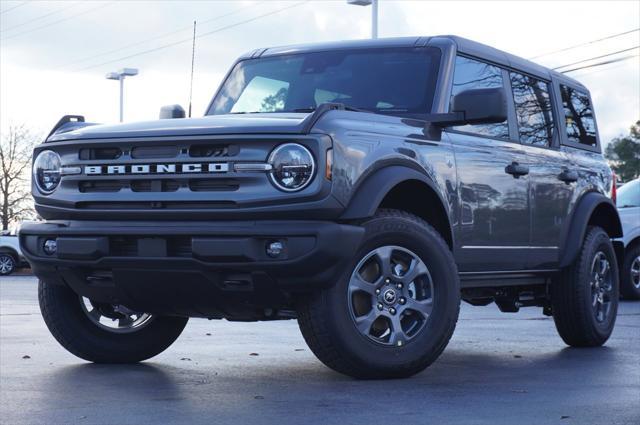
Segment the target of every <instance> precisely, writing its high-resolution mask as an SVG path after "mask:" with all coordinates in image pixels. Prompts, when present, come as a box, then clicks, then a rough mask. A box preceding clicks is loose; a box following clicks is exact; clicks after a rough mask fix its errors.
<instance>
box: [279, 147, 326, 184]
mask: <svg viewBox="0 0 640 425" xmlns="http://www.w3.org/2000/svg"><path fill="white" fill-rule="evenodd" d="M269 164H271V172H270V174H269V175H270V176H271V181H272V182H273V184H275V185H276V187H277V188H278V189H280V190H284V191H286V192H293V191H296V190H301V189H303V188H304V187H306V186H307V185H308V184H309V183H310V182H311V180H312V179H313V173H315V170H316V163H315V161H314V160H313V155H311V152H309V149H307V148H305V147H304V146H302V145H299V144H297V143H285V144H284V145H280V146H278V147H277V148H275V149H274V150H273V152H271V155H269Z"/></svg>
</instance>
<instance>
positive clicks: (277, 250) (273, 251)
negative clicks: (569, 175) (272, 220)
mask: <svg viewBox="0 0 640 425" xmlns="http://www.w3.org/2000/svg"><path fill="white" fill-rule="evenodd" d="M282 250H284V244H283V243H282V242H279V241H275V242H270V243H269V244H268V245H267V255H268V256H269V257H272V258H275V257H278V256H279V255H280V254H282Z"/></svg>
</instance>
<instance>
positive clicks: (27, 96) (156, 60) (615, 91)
mask: <svg viewBox="0 0 640 425" xmlns="http://www.w3.org/2000/svg"><path fill="white" fill-rule="evenodd" d="M379 13H380V19H379V33H380V37H395V36H409V35H436V34H456V35H460V36H463V37H467V38H470V39H473V40H476V41H479V42H482V43H485V44H489V45H491V46H494V47H497V48H499V49H502V50H505V51H507V52H510V53H514V54H516V55H519V56H522V57H525V58H531V57H534V56H538V55H541V54H545V53H548V52H552V51H556V50H559V49H563V48H565V47H571V46H575V45H578V44H581V43H586V42H589V41H592V40H596V39H599V38H603V37H607V36H610V35H613V34H618V33H621V32H624V31H629V30H634V29H637V28H639V27H640V1H622V2H615V1H603V2H597V1H567V2H561V1H554V2H551V1H549V2H524V1H523V2H518V1H504V2H480V1H474V2H462V1H446V2H432V1H392V0H386V1H385V0H381V1H380V6H379ZM370 16H371V12H370V8H368V7H359V6H350V5H347V3H346V0H331V1H306V2H304V1H303V2H300V1H158V2H155V1H126V0H125V1H95V2H93V1H32V2H24V1H5V0H0V42H1V51H0V128H1V129H5V128H6V127H7V126H8V125H9V124H11V123H25V124H27V125H29V126H30V127H33V128H34V129H35V130H37V131H41V132H46V131H48V130H49V129H50V128H51V127H52V126H53V125H54V124H55V122H56V121H57V120H58V119H59V118H60V117H61V116H62V115H65V114H81V115H84V116H85V117H86V118H87V120H88V121H92V122H113V121H116V120H117V118H118V89H117V82H115V81H109V80H106V79H105V78H104V75H105V74H106V73H107V72H109V71H115V70H117V69H119V68H122V67H136V68H139V69H140V75H138V76H136V77H133V78H131V79H129V80H127V81H126V83H125V120H126V121H131V120H145V119H155V118H157V115H158V111H159V108H160V106H162V105H166V104H173V103H179V104H182V105H183V106H184V107H185V109H186V106H187V102H188V93H189V90H188V89H189V73H190V65H191V41H190V37H191V34H192V25H193V21H194V20H197V21H198V30H197V33H198V35H200V36H201V37H199V38H198V39H197V42H196V67H195V80H194V96H193V108H194V116H199V115H202V114H203V113H204V110H205V107H206V105H207V103H208V102H209V100H210V98H211V96H212V94H213V93H214V91H215V89H216V88H217V86H218V85H219V83H220V81H221V79H222V77H223V76H224V74H225V73H226V71H227V70H228V68H229V66H230V65H231V64H232V62H233V61H234V59H235V58H236V57H238V56H239V55H241V54H242V53H244V52H247V51H251V50H253V49H255V48H258V47H268V46H275V45H287V44H298V43H312V42H320V41H332V40H345V39H359V38H367V37H368V36H369V34H370ZM207 33H209V34H208V35H207ZM167 45H169V46H170V47H164V46H167ZM638 45H640V32H638V31H635V32H632V33H629V34H627V35H624V36H620V37H615V38H611V39H608V40H605V41H601V42H596V43H591V44H588V45H586V46H582V47H579V48H574V49H570V50H566V51H564V52H560V53H555V54H551V55H544V56H541V57H539V58H537V59H535V60H536V61H537V62H539V63H541V64H543V65H545V66H552V67H553V66H559V65H565V64H570V63H573V62H577V61H581V60H583V59H587V58H592V57H596V56H600V55H605V54H608V53H611V52H615V51H619V50H624V49H629V48H633V47H635V46H638ZM638 52H639V50H638V49H637V48H636V49H634V50H630V51H628V52H624V53H621V54H619V55H616V56H608V57H606V58H604V59H597V60H595V61H592V62H585V63H580V64H578V65H576V66H583V65H588V64H590V63H595V62H600V61H603V60H608V59H615V58H622V57H625V56H629V55H636V56H635V57H633V58H630V59H627V60H625V61H621V62H617V63H612V64H609V65H605V66H601V67H594V68H589V69H585V70H580V71H576V72H573V73H571V74H570V75H572V76H574V77H576V78H577V79H578V80H580V81H581V82H583V83H584V84H585V85H586V86H587V87H589V89H590V90H591V92H592V96H593V98H594V102H595V109H596V113H597V116H598V124H599V128H600V131H601V137H602V139H603V140H605V141H608V140H610V139H611V138H612V137H615V136H617V135H619V134H621V133H626V132H627V129H628V127H629V126H630V125H631V124H632V123H633V122H635V121H636V120H638V119H639V118H640V94H639V93H640V59H639V58H638V56H637V55H638Z"/></svg>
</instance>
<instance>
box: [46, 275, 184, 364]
mask: <svg viewBox="0 0 640 425" xmlns="http://www.w3.org/2000/svg"><path fill="white" fill-rule="evenodd" d="M38 300H39V302H40V311H41V312H42V317H43V318H44V321H45V323H46V325H47V327H48V328H49V331H51V334H52V335H53V336H54V338H55V339H56V340H57V341H58V342H59V343H60V345H62V346H63V347H64V348H66V349H67V350H68V351H69V352H70V353H72V354H74V355H76V356H78V357H80V358H81V359H84V360H88V361H90V362H94V363H135V362H139V361H142V360H146V359H149V358H151V357H153V356H156V355H158V354H160V353H161V352H163V351H164V350H166V349H167V348H168V347H169V346H170V345H171V344H172V343H173V342H174V341H175V340H176V339H177V338H178V336H180V334H181V333H182V330H183V329H184V327H185V326H186V324H187V321H188V318H183V317H162V316H151V317H148V318H147V320H146V322H144V323H143V324H142V325H140V326H139V328H134V329H130V330H128V331H126V332H123V331H122V330H109V329H106V328H105V327H104V326H101V325H99V324H96V323H95V322H94V321H92V320H91V319H90V315H89V313H87V312H86V311H85V309H84V307H83V304H82V299H81V297H79V296H78V295H77V294H76V293H75V292H73V291H72V290H71V289H70V288H69V287H67V286H64V285H58V284H50V283H47V282H45V281H42V280H41V281H40V282H39V284H38ZM87 301H88V300H86V299H85V302H87Z"/></svg>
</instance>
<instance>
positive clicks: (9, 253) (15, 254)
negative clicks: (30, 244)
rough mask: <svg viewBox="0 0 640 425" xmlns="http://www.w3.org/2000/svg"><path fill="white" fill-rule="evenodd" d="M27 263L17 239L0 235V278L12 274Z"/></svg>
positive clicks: (4, 234)
mask: <svg viewBox="0 0 640 425" xmlns="http://www.w3.org/2000/svg"><path fill="white" fill-rule="evenodd" d="M26 264H27V262H26V260H25V259H24V257H23V256H22V252H21V251H20V244H19V242H18V237H17V236H15V235H9V234H8V233H3V234H1V235H0V276H7V275H10V274H11V273H13V272H14V271H15V270H16V269H17V268H18V267H20V266H22V265H26Z"/></svg>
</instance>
